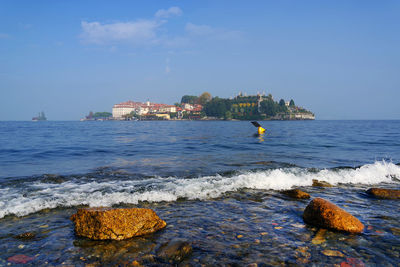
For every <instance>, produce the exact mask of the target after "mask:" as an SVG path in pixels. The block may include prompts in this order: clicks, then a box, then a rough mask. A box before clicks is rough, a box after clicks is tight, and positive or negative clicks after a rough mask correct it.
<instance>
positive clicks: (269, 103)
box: [260, 97, 278, 117]
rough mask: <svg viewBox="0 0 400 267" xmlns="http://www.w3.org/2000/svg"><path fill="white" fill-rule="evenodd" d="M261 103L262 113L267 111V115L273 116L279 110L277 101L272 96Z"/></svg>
mask: <svg viewBox="0 0 400 267" xmlns="http://www.w3.org/2000/svg"><path fill="white" fill-rule="evenodd" d="M260 105H261V113H265V114H266V115H267V116H270V117H273V116H275V115H276V113H277V112H278V105H277V103H276V102H275V101H274V100H272V98H270V97H268V98H267V99H266V100H264V101H262V102H261V104H260Z"/></svg>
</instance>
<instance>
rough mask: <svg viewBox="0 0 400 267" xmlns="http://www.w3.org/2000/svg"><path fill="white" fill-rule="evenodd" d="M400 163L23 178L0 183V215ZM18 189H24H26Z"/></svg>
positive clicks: (272, 183) (190, 195)
mask: <svg viewBox="0 0 400 267" xmlns="http://www.w3.org/2000/svg"><path fill="white" fill-rule="evenodd" d="M392 177H396V178H397V179H398V178H399V177H400V166H397V165H395V164H393V163H390V162H389V163H388V162H384V161H379V162H375V163H374V164H368V165H364V166H362V167H360V168H357V169H340V170H329V169H327V170H320V171H317V172H310V171H307V169H302V168H287V169H273V170H265V171H258V172H246V173H242V174H238V175H235V176H232V177H224V176H219V175H216V176H205V177H199V178H195V179H182V178H173V177H168V178H153V179H147V180H134V181H118V180H110V181H106V182H96V181H92V182H86V183H83V182H80V181H79V180H77V181H68V182H64V183H61V184H48V183H41V182H35V183H30V184H29V183H26V184H24V186H25V187H24V188H21V187H19V188H11V187H10V188H0V218H3V217H4V216H6V215H9V214H15V215H17V216H24V215H27V214H30V213H34V212H37V211H40V210H42V209H46V208H50V209H51V208H56V207H71V206H77V205H89V206H112V205H114V204H119V203H129V204H137V203H138V202H140V201H149V202H161V201H175V200H177V199H178V198H187V199H200V200H203V199H210V198H216V197H219V196H221V195H222V194H224V193H226V192H232V191H236V190H240V189H244V188H250V189H270V190H284V189H290V188H292V187H295V186H311V185H312V180H313V179H318V180H322V181H327V182H329V183H331V184H334V185H336V184H339V183H343V184H367V185H373V184H379V183H383V182H385V183H398V180H397V181H396V180H394V179H392ZM23 192H28V193H26V194H25V195H24V194H23Z"/></svg>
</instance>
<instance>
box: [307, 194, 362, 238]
mask: <svg viewBox="0 0 400 267" xmlns="http://www.w3.org/2000/svg"><path fill="white" fill-rule="evenodd" d="M303 219H304V222H306V223H308V224H311V225H314V226H317V227H321V228H327V229H332V230H337V231H343V232H350V233H361V232H362V231H363V230H364V225H363V224H362V223H361V222H360V221H359V220H358V219H357V218H356V217H354V216H353V215H351V214H350V213H348V212H347V211H345V210H343V209H341V208H339V207H338V206H336V205H334V204H333V203H331V202H329V201H327V200H325V199H322V198H315V199H313V200H312V201H311V202H310V203H309V204H308V205H307V207H306V209H305V210H304V213H303Z"/></svg>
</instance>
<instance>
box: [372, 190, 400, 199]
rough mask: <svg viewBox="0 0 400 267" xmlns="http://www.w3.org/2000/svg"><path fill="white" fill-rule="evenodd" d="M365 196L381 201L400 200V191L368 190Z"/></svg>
mask: <svg viewBox="0 0 400 267" xmlns="http://www.w3.org/2000/svg"><path fill="white" fill-rule="evenodd" d="M367 194H369V195H371V196H374V197H376V198H382V199H400V190H396V189H383V188H370V189H368V190H367Z"/></svg>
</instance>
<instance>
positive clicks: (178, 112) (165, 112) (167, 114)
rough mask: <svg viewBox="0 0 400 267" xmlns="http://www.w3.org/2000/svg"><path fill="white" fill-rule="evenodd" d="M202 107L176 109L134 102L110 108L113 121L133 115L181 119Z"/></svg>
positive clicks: (187, 106) (166, 105)
mask: <svg viewBox="0 0 400 267" xmlns="http://www.w3.org/2000/svg"><path fill="white" fill-rule="evenodd" d="M202 108H203V107H202V106H201V105H199V104H194V105H192V104H184V105H183V107H177V106H174V105H168V104H158V103H152V102H150V101H147V102H145V103H142V102H134V101H126V102H122V103H119V104H115V105H114V106H113V108H112V117H113V119H115V120H125V119H126V118H127V116H128V115H129V116H130V115H132V114H134V115H135V116H140V117H142V118H143V119H155V118H158V119H164V120H169V119H171V117H172V116H171V114H175V116H174V117H177V118H182V116H183V115H182V114H183V113H191V114H192V113H196V112H200V111H201V110H202Z"/></svg>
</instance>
